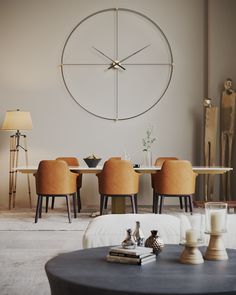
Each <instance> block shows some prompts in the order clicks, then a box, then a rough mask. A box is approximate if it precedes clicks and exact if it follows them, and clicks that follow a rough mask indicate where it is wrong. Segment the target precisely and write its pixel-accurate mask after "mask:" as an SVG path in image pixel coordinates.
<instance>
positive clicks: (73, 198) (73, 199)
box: [72, 194, 77, 218]
mask: <svg viewBox="0 0 236 295" xmlns="http://www.w3.org/2000/svg"><path fill="white" fill-rule="evenodd" d="M72 201H73V209H74V218H77V210H76V194H73V196H72Z"/></svg>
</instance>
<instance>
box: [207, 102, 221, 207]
mask: <svg viewBox="0 0 236 295" xmlns="http://www.w3.org/2000/svg"><path fill="white" fill-rule="evenodd" d="M204 127H205V128H204V165H205V166H215V164H216V143H217V130H218V107H216V106H212V99H210V98H206V99H205V100H204ZM214 182H215V175H212V174H209V175H205V176H204V201H205V202H207V201H212V199H213V194H214Z"/></svg>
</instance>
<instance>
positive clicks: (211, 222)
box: [204, 202, 228, 260]
mask: <svg viewBox="0 0 236 295" xmlns="http://www.w3.org/2000/svg"><path fill="white" fill-rule="evenodd" d="M227 207H228V205H227V203H223V202H208V203H206V204H205V213H206V214H205V215H206V233H207V234H209V235H210V241H209V245H208V247H207V250H206V253H205V255H204V258H205V259H206V260H227V259H228V254H227V252H226V249H225V246H224V242H223V239H222V236H223V234H224V233H226V231H227V229H226V224H227Z"/></svg>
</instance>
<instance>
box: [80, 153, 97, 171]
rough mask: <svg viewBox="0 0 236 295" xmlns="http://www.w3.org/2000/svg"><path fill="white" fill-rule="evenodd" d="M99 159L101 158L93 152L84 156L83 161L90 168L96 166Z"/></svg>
mask: <svg viewBox="0 0 236 295" xmlns="http://www.w3.org/2000/svg"><path fill="white" fill-rule="evenodd" d="M100 161H101V158H98V157H97V156H95V155H94V154H92V156H89V157H87V158H84V162H85V163H86V164H87V165H88V167H90V168H95V167H97V165H98V163H99V162H100Z"/></svg>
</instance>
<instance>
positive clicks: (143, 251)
mask: <svg viewBox="0 0 236 295" xmlns="http://www.w3.org/2000/svg"><path fill="white" fill-rule="evenodd" d="M152 251H153V249H152V248H147V247H136V248H135V249H124V248H122V247H121V246H117V247H111V248H110V251H109V254H108V255H107V261H110V262H118V263H128V264H138V265H144V264H146V263H149V262H152V261H156V255H155V254H153V252H152Z"/></svg>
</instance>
